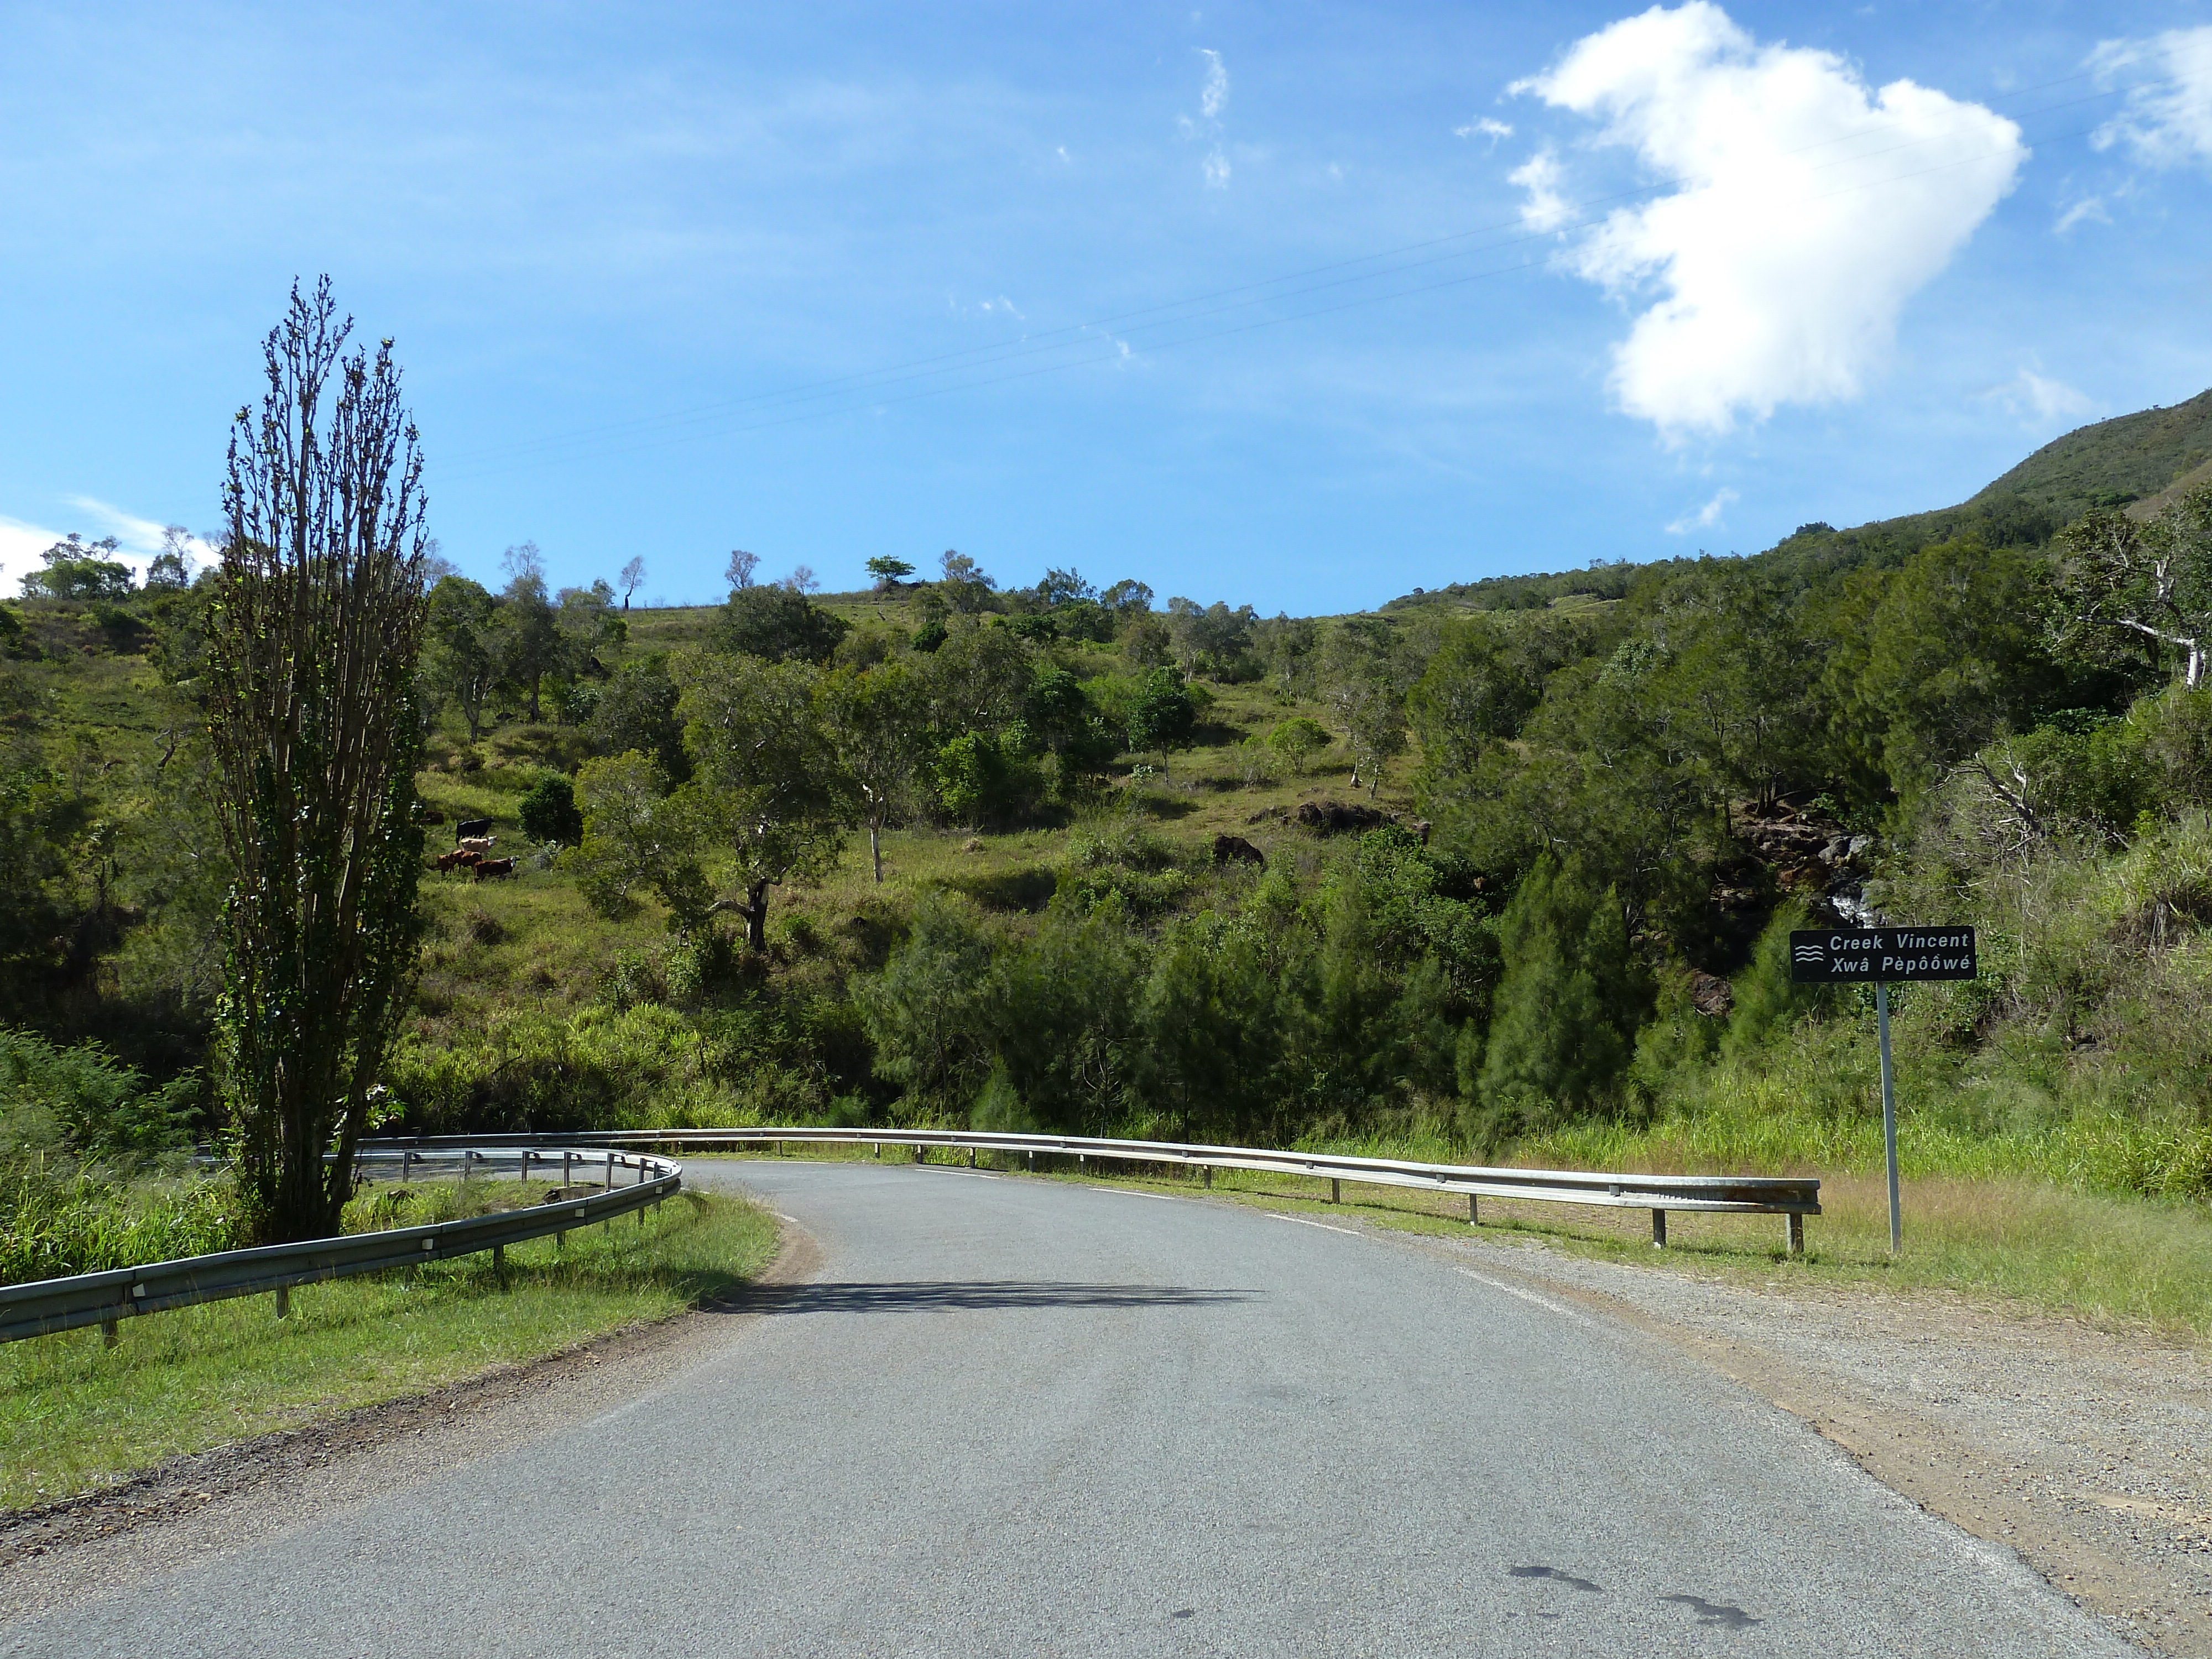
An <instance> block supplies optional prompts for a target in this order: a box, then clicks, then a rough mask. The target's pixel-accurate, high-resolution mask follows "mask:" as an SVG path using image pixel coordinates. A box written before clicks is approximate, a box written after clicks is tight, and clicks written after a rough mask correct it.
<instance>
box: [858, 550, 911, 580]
mask: <svg viewBox="0 0 2212 1659" xmlns="http://www.w3.org/2000/svg"><path fill="white" fill-rule="evenodd" d="M868 574H870V575H871V576H873V577H874V578H875V579H876V586H878V587H885V588H887V587H889V586H890V585H891V584H892V583H894V582H896V581H898V580H902V579H903V578H905V577H908V576H911V575H912V574H914V566H913V565H912V564H911V563H909V562H908V561H907V560H905V559H895V558H893V557H892V556H890V554H888V553H878V554H877V555H876V556H875V557H874V558H872V559H870V560H869V561H868Z"/></svg>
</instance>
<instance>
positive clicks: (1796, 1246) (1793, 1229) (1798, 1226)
mask: <svg viewBox="0 0 2212 1659" xmlns="http://www.w3.org/2000/svg"><path fill="white" fill-rule="evenodd" d="M1785 1219H1786V1220H1787V1221H1788V1223H1789V1228H1788V1231H1789V1239H1790V1255H1804V1254H1805V1218H1804V1217H1803V1216H1802V1215H1800V1214H1799V1213H1798V1212H1796V1211H1795V1210H1792V1211H1790V1213H1789V1215H1788V1217H1787V1218H1785Z"/></svg>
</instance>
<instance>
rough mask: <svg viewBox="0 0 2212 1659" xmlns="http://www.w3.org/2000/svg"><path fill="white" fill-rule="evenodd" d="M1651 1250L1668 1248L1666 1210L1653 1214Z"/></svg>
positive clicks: (1656, 1211) (1653, 1212) (1655, 1211)
mask: <svg viewBox="0 0 2212 1659" xmlns="http://www.w3.org/2000/svg"><path fill="white" fill-rule="evenodd" d="M1651 1248H1652V1249H1655V1250H1663V1249H1666V1248H1667V1212H1666V1211H1664V1210H1654V1211H1652V1212H1651Z"/></svg>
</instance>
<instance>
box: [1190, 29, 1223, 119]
mask: <svg viewBox="0 0 2212 1659" xmlns="http://www.w3.org/2000/svg"><path fill="white" fill-rule="evenodd" d="M1198 55H1199V56H1200V57H1201V58H1205V59H1206V84H1205V86H1203V87H1201V88H1200V89H1199V94H1198V112H1199V113H1200V115H1203V116H1204V117H1205V118H1206V119H1207V120H1209V121H1218V120H1219V119H1220V118H1221V112H1222V111H1223V110H1224V109H1225V108H1227V107H1228V105H1229V71H1228V70H1225V69H1224V68H1223V67H1222V66H1221V54H1220V53H1219V52H1210V51H1208V50H1207V49H1206V47H1204V46H1200V48H1199V49H1198Z"/></svg>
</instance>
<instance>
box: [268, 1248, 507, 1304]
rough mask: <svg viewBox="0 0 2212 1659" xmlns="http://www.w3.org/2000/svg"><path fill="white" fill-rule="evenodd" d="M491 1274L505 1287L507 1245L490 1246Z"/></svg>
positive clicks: (501, 1286)
mask: <svg viewBox="0 0 2212 1659" xmlns="http://www.w3.org/2000/svg"><path fill="white" fill-rule="evenodd" d="M491 1276H492V1277H493V1278H494V1279H497V1280H499V1287H500V1289H501V1290H502V1291H503V1290H505V1289H506V1288H507V1246H506V1245H504V1244H495V1245H493V1246H492V1247H491ZM280 1294H281V1292H280Z"/></svg>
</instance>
